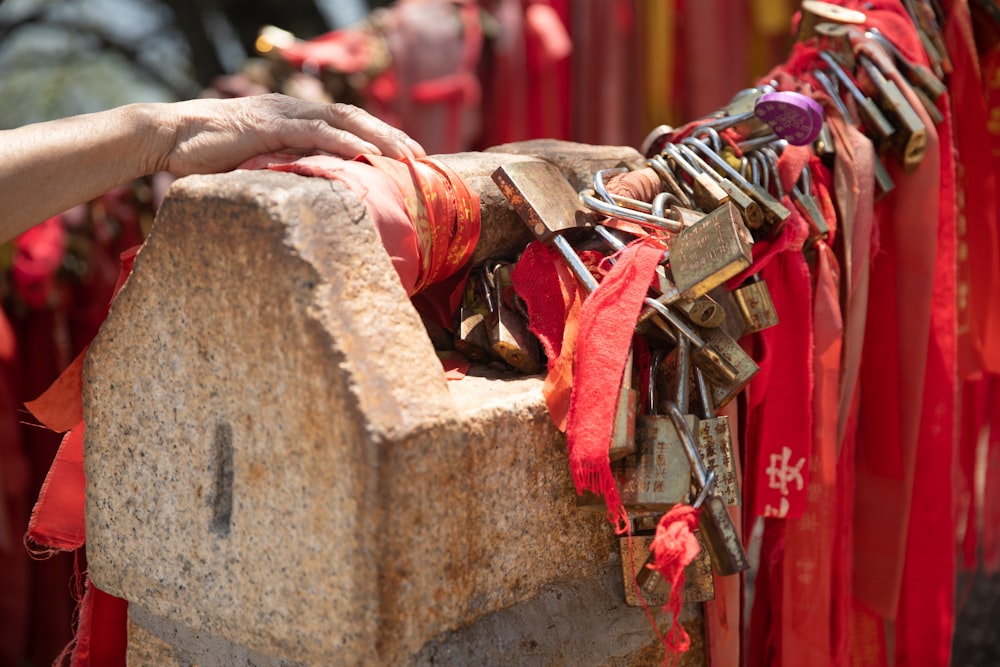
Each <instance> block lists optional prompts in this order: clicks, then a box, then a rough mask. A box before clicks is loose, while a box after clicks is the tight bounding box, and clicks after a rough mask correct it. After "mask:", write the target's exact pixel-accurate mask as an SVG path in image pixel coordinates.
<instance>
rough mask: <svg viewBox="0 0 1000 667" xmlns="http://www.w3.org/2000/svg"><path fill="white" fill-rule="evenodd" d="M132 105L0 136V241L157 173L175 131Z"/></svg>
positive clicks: (151, 111) (149, 110)
mask: <svg viewBox="0 0 1000 667" xmlns="http://www.w3.org/2000/svg"><path fill="white" fill-rule="evenodd" d="M157 108H158V107H157V105H148V104H135V105H129V106H124V107H120V108H117V109H112V110H110V111H102V112H98V113H93V114H86V115H82V116H74V117H72V118H64V119H61V120H56V121H50V122H46V123H38V124H35V125H27V126H25V127H21V128H18V129H15V130H4V131H0V241H2V240H7V239H10V238H12V237H14V236H16V235H18V234H20V233H21V232H23V231H25V230H27V229H28V228H30V227H31V226H32V225H35V224H37V223H39V222H41V221H43V220H45V219H47V218H50V217H52V216H53V215H56V214H58V213H61V212H62V211H65V210H66V209H69V208H71V207H73V206H75V205H77V204H80V203H82V202H86V201H89V200H91V199H93V198H95V197H98V196H100V195H101V194H103V193H104V192H107V191H108V190H110V189H112V188H114V187H115V186H117V185H121V184H122V183H127V182H128V181H130V180H132V179H134V178H138V177H140V176H144V175H146V174H149V173H152V172H153V171H156V169H157V166H158V164H160V163H162V162H163V161H164V159H165V156H166V154H167V153H168V152H169V150H170V148H171V147H172V145H173V144H172V138H171V134H172V132H173V131H174V130H173V128H169V127H164V126H163V125H161V124H160V121H159V116H158V114H157V113H156V111H155V110H156V109H157Z"/></svg>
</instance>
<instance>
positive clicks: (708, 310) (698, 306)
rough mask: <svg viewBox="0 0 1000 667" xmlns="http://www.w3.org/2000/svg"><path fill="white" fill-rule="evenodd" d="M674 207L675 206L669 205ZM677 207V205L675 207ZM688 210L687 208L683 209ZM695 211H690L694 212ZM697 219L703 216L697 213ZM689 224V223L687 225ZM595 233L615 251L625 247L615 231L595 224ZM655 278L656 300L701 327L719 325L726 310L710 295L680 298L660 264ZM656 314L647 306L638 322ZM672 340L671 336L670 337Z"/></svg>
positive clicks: (640, 322) (675, 287)
mask: <svg viewBox="0 0 1000 667" xmlns="http://www.w3.org/2000/svg"><path fill="white" fill-rule="evenodd" d="M671 208H675V207H671ZM676 208H679V207H676ZM684 210H689V209H684ZM694 212H695V211H692V213H694ZM654 215H659V213H654ZM698 216H699V221H700V220H701V218H704V217H705V216H704V215H702V214H700V213H698ZM688 226H690V225H688ZM594 231H595V232H597V235H598V236H600V237H601V238H602V239H604V240H605V241H606V242H607V244H608V245H609V246H611V248H612V249H614V250H615V251H621V250H624V249H625V242H624V241H622V240H621V239H620V238H618V237H617V236H615V233H614V232H613V231H612V230H610V229H608V228H607V227H604V226H603V225H597V226H596V227H595V228H594ZM656 279H657V283H658V284H659V289H660V295H659V296H657V297H656V301H658V302H659V303H662V304H664V305H666V304H674V305H676V306H677V307H678V308H679V309H680V310H682V311H684V312H685V313H686V314H687V316H688V318H689V319H690V320H691V321H692V322H694V323H695V324H698V325H699V326H703V327H717V326H721V325H722V322H723V320H725V318H726V312H725V311H724V310H723V309H722V307H721V306H719V304H718V303H716V302H715V300H714V299H712V297H710V296H708V295H705V296H701V297H698V298H697V299H683V298H681V295H680V292H679V291H678V290H677V286H676V285H674V283H673V281H671V280H670V278H668V277H667V272H666V269H665V268H664V267H663V266H662V264H661V265H660V266H657V267H656ZM656 314H657V311H656V310H654V309H653V308H647V309H646V310H644V311H643V312H642V313H640V315H639V319H638V324H642V323H644V322H646V321H648V320H649V318H651V317H653V316H654V315H656ZM671 341H673V338H671Z"/></svg>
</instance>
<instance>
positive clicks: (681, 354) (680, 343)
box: [674, 332, 691, 414]
mask: <svg viewBox="0 0 1000 667" xmlns="http://www.w3.org/2000/svg"><path fill="white" fill-rule="evenodd" d="M675 375H676V376H677V377H676V380H677V388H676V393H675V394H674V396H675V399H674V400H675V403H676V405H677V408H678V410H680V411H681V413H682V414H686V413H687V411H688V404H689V402H690V401H689V396H688V378H689V377H690V376H691V341H689V340H688V339H687V338H685V337H684V336H683V335H681V334H680V332H678V334H677V368H676V373H675Z"/></svg>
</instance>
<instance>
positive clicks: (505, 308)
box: [486, 262, 542, 375]
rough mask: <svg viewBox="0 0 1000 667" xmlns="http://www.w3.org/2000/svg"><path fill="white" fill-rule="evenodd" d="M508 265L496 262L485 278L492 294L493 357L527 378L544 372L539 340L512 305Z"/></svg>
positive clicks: (490, 333)
mask: <svg viewBox="0 0 1000 667" xmlns="http://www.w3.org/2000/svg"><path fill="white" fill-rule="evenodd" d="M510 266H511V265H510V263H509V262H494V263H493V264H492V266H490V267H489V268H488V270H487V273H486V277H487V282H488V283H489V286H490V292H491V295H492V306H493V310H492V311H491V312H490V316H489V326H488V329H489V335H490V348H491V349H492V351H493V354H494V355H495V356H496V357H497V358H498V359H500V360H501V361H503V362H504V363H506V364H508V365H509V366H511V367H513V368H514V369H516V370H518V371H520V372H521V373H524V374H526V375H534V374H535V373H540V372H541V371H542V365H541V361H540V353H539V348H538V339H536V338H535V337H534V336H533V335H532V334H531V332H530V331H528V322H527V320H526V319H525V318H524V317H523V316H522V315H521V313H519V312H517V309H516V307H515V305H514V303H513V298H514V287H513V283H512V281H511V277H510V270H511V269H510Z"/></svg>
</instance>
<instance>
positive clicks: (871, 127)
mask: <svg viewBox="0 0 1000 667" xmlns="http://www.w3.org/2000/svg"><path fill="white" fill-rule="evenodd" d="M819 57H820V58H821V59H822V60H823V61H824V62H825V63H826V64H827V65H829V67H830V71H831V72H832V73H833V75H834V76H835V77H837V80H839V81H840V83H841V85H843V86H844V88H845V89H846V90H847V92H848V93H850V95H851V96H852V97H853V98H854V102H855V104H856V105H857V107H858V113H859V114H860V115H861V123H862V124H863V125H864V127H865V130H867V133H868V135H869V136H870V137H871V139H872V142H873V143H874V144H875V145H876V147H882V146H885V145H887V144H888V141H889V138H890V137H891V136H892V135H893V134H895V132H896V128H895V127H894V126H893V124H892V123H890V122H889V119H888V118H886V117H885V114H883V113H882V110H881V109H879V107H878V105H877V104H875V100H873V99H872V98H870V97H868V96H867V95H865V94H864V93H862V92H861V90H859V89H858V87H857V86H856V85H854V81H852V80H851V77H850V75H848V74H847V72H845V71H844V68H843V66H842V65H841V64H840V63H839V62H837V60H836V59H835V58H833V56H831V55H830V54H829V53H826V52H825V51H820V52H819Z"/></svg>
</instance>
